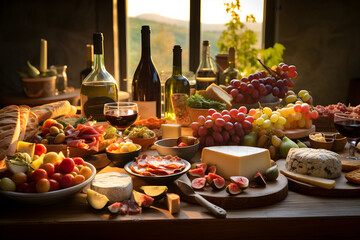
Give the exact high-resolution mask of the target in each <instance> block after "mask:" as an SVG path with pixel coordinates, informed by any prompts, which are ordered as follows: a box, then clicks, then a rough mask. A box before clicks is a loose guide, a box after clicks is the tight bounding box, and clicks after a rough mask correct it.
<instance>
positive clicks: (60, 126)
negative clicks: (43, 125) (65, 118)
mask: <svg viewBox="0 0 360 240" xmlns="http://www.w3.org/2000/svg"><path fill="white" fill-rule="evenodd" d="M51 126H55V127H57V128H58V129H64V126H63V125H62V124H60V123H53V124H52V125H51Z"/></svg>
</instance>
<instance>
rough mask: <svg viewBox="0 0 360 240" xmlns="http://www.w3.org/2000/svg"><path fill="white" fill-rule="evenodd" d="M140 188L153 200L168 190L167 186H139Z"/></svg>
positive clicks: (159, 197)
mask: <svg viewBox="0 0 360 240" xmlns="http://www.w3.org/2000/svg"><path fill="white" fill-rule="evenodd" d="M140 189H141V190H143V191H144V193H145V194H146V195H148V196H150V197H152V198H154V200H155V201H156V200H160V199H162V198H163V197H164V196H165V195H166V193H167V190H168V188H167V186H141V187H140Z"/></svg>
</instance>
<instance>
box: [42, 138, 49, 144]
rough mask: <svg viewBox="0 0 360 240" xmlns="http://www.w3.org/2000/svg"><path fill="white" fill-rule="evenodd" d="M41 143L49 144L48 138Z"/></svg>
mask: <svg viewBox="0 0 360 240" xmlns="http://www.w3.org/2000/svg"><path fill="white" fill-rule="evenodd" d="M41 143H42V144H48V143H49V140H47V139H46V138H43V139H41Z"/></svg>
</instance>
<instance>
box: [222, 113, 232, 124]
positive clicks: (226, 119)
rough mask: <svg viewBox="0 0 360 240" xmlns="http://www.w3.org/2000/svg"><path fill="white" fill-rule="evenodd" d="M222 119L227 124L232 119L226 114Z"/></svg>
mask: <svg viewBox="0 0 360 240" xmlns="http://www.w3.org/2000/svg"><path fill="white" fill-rule="evenodd" d="M222 119H224V121H225V122H230V120H231V117H230V115H229V114H225V115H223V116H222Z"/></svg>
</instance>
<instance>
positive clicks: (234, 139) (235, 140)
mask: <svg viewBox="0 0 360 240" xmlns="http://www.w3.org/2000/svg"><path fill="white" fill-rule="evenodd" d="M231 141H232V142H234V143H235V144H239V143H240V137H239V136H237V135H232V136H231Z"/></svg>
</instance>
